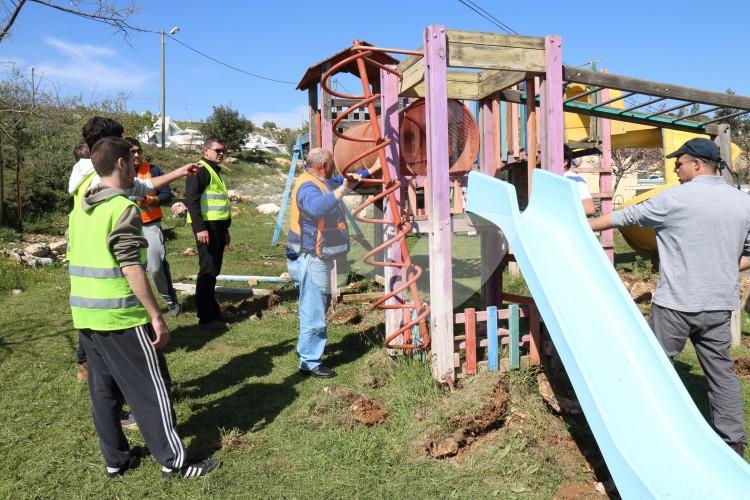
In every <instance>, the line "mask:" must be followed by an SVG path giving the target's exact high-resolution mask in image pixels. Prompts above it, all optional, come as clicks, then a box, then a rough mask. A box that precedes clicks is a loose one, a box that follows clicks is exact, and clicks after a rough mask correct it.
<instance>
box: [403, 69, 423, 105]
mask: <svg viewBox="0 0 750 500" xmlns="http://www.w3.org/2000/svg"><path fill="white" fill-rule="evenodd" d="M401 74H402V75H403V77H402V78H401V82H400V83H399V94H400V95H407V92H408V91H409V90H411V89H412V88H413V87H416V86H417V85H418V84H420V83H422V84H423V83H424V64H413V65H412V66H410V67H408V68H407V69H406V70H405V71H404V72H403V73H401ZM420 97H421V96H420Z"/></svg>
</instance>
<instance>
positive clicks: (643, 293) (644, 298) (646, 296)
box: [630, 281, 656, 302]
mask: <svg viewBox="0 0 750 500" xmlns="http://www.w3.org/2000/svg"><path fill="white" fill-rule="evenodd" d="M655 290H656V286H655V285H654V284H653V283H649V282H648V281H638V282H636V283H633V286H632V287H631V288H630V296H631V297H632V298H633V300H634V301H636V302H650V301H651V298H652V297H653V296H654V291H655Z"/></svg>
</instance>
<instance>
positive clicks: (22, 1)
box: [0, 0, 26, 42]
mask: <svg viewBox="0 0 750 500" xmlns="http://www.w3.org/2000/svg"><path fill="white" fill-rule="evenodd" d="M25 3H26V0H20V1H19V2H18V4H17V5H16V8H15V9H14V10H13V12H12V13H11V15H10V18H9V19H8V22H7V23H6V24H5V27H4V28H3V31H0V42H2V41H3V38H5V35H7V34H8V32H9V31H10V28H11V27H13V23H15V22H16V18H17V17H18V13H19V12H21V8H22V7H23V4H25Z"/></svg>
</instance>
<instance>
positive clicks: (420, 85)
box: [400, 71, 479, 100]
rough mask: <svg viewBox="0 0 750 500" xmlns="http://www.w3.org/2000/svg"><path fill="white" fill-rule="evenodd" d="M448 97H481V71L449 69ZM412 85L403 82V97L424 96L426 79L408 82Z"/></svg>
mask: <svg viewBox="0 0 750 500" xmlns="http://www.w3.org/2000/svg"><path fill="white" fill-rule="evenodd" d="M447 83H448V98H450V99H470V100H477V99H479V73H470V72H468V71H449V72H448V76H447ZM407 84H408V85H411V87H407V86H406V85H405V84H404V83H403V82H402V84H401V87H400V89H401V90H400V95H401V96H403V97H424V80H423V79H420V80H419V81H417V82H416V83H414V82H411V81H409V82H407Z"/></svg>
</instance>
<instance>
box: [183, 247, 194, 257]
mask: <svg viewBox="0 0 750 500" xmlns="http://www.w3.org/2000/svg"><path fill="white" fill-rule="evenodd" d="M196 255H198V251H197V250H196V249H195V248H186V249H185V250H183V251H182V256H183V257H195V256H196Z"/></svg>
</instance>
